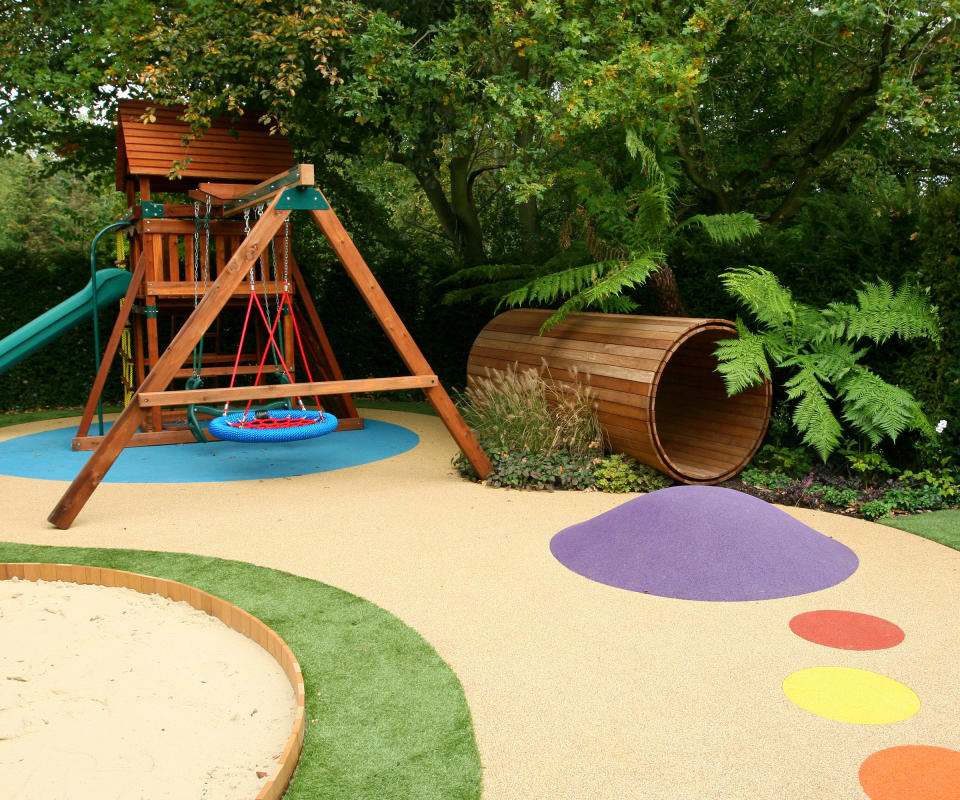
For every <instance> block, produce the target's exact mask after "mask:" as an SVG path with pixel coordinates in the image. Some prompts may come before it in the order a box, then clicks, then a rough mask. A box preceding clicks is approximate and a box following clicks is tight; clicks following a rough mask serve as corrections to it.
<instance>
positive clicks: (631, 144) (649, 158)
mask: <svg viewBox="0 0 960 800" xmlns="http://www.w3.org/2000/svg"><path fill="white" fill-rule="evenodd" d="M624 144H625V145H626V146H627V152H628V153H629V154H630V158H634V159H636V160H637V161H639V162H640V167H641V168H642V169H643V171H644V172H645V173H646V174H647V175H648V176H649V178H650V180H651V181H652V182H653V183H658V184H661V185H663V186H671V185H672V182H671V181H670V180H669V178H668V176H667V175H666V173H664V171H663V170H662V169H661V168H660V163H659V162H658V161H657V154H656V153H655V152H653V150H651V149H650V148H649V147H647V145H646V144H645V143H644V141H643V139H641V138H640V135H639V134H638V133H637V132H636V131H635V130H634V129H633V128H627V131H626V140H625V142H624Z"/></svg>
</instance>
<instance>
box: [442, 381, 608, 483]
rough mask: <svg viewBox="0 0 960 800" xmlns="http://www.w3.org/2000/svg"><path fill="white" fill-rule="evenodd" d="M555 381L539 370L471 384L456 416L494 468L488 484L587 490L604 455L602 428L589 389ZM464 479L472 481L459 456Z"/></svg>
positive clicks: (456, 463) (456, 464)
mask: <svg viewBox="0 0 960 800" xmlns="http://www.w3.org/2000/svg"><path fill="white" fill-rule="evenodd" d="M571 376H572V378H573V382H572V383H568V382H566V381H563V382H560V381H554V380H551V378H550V373H549V369H547V367H546V366H545V365H544V367H543V368H541V369H540V370H523V371H520V370H518V369H517V367H516V365H514V366H513V367H510V368H508V369H507V370H505V371H500V370H487V372H486V375H485V376H484V377H483V378H476V379H474V380H473V381H471V383H470V385H469V386H468V387H467V390H466V392H464V394H463V396H462V397H461V399H460V411H461V413H462V415H463V418H464V420H465V421H466V423H467V424H468V425H469V426H470V427H471V428H472V429H473V431H474V433H475V434H476V436H477V439H478V440H479V442H480V445H481V447H483V449H484V450H485V451H486V453H487V455H488V456H489V457H490V461H491V463H492V464H493V468H494V470H493V473H491V475H490V476H488V478H487V482H488V483H489V484H491V485H493V486H513V487H516V488H538V489H567V488H569V489H584V488H588V487H589V486H592V485H593V466H594V464H595V463H597V462H599V459H600V456H601V455H602V454H603V441H604V437H603V430H602V429H601V427H600V423H599V422H598V421H597V416H596V412H595V410H594V401H593V397H592V395H591V392H590V389H589V387H585V386H583V385H582V384H580V383H579V381H577V379H576V378H577V376H576V373H575V372H571ZM454 464H455V466H456V467H457V469H458V470H459V471H460V472H461V474H463V475H465V476H467V477H471V478H476V475H475V474H473V471H472V470H471V469H470V467H469V464H467V462H466V460H465V459H464V458H463V457H462V454H460V455H458V456H457V457H456V458H455V459H454Z"/></svg>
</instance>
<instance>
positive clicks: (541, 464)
mask: <svg viewBox="0 0 960 800" xmlns="http://www.w3.org/2000/svg"><path fill="white" fill-rule="evenodd" d="M481 444H482V442H481ZM594 460H595V458H594V457H591V456H584V455H580V454H577V453H570V452H566V451H562V450H556V451H553V452H550V453H532V452H530V451H529V450H520V451H517V452H508V453H496V454H495V455H494V457H493V459H492V462H491V463H492V464H493V471H492V472H491V473H490V474H489V475H488V476H487V480H486V483H487V485H488V486H497V487H507V488H510V489H541V490H542V489H546V490H553V489H589V488H590V487H591V486H593V484H594V475H593V468H594Z"/></svg>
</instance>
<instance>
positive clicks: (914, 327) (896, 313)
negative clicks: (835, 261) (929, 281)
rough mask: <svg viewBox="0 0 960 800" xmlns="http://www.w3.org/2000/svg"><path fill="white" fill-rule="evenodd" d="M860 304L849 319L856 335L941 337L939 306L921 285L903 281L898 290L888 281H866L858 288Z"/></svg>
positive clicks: (874, 337)
mask: <svg viewBox="0 0 960 800" xmlns="http://www.w3.org/2000/svg"><path fill="white" fill-rule="evenodd" d="M857 302H858V303H859V308H858V309H857V311H856V312H855V313H853V314H852V315H851V316H850V317H849V319H848V321H847V334H848V335H849V336H850V337H852V338H860V337H867V338H869V339H872V340H873V341H875V342H878V343H883V342H885V341H887V339H890V338H891V337H893V336H899V337H900V338H901V339H918V338H921V337H924V338H928V339H932V340H934V341H940V321H939V319H938V317H937V309H936V308H935V307H934V306H932V305H930V299H929V297H928V295H927V293H926V292H925V291H924V290H922V289H920V287H918V286H911V285H910V284H907V283H905V284H903V286H901V287H900V288H899V289H897V291H896V292H894V291H893V289H892V287H891V286H890V284H889V283H887V282H886V281H882V280H881V281H878V282H877V283H864V284H863V288H862V289H860V290H859V291H858V292H857Z"/></svg>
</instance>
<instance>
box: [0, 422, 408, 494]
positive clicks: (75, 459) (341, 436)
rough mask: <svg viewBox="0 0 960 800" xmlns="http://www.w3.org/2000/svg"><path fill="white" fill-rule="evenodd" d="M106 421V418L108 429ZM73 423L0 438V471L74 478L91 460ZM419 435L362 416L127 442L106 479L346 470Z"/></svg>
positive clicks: (202, 478)
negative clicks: (273, 430) (242, 435)
mask: <svg viewBox="0 0 960 800" xmlns="http://www.w3.org/2000/svg"><path fill="white" fill-rule="evenodd" d="M109 425H110V423H107V427H109ZM75 433H76V428H73V427H70V428H57V429H54V430H49V431H41V432H39V433H30V434H27V435H25V436H17V437H14V438H12V439H7V440H5V441H2V442H0V475H14V476H17V477H20V478H35V479H40V480H52V481H72V480H73V479H74V478H75V477H76V475H77V473H78V472H79V471H80V469H81V468H82V467H83V465H84V464H85V463H86V462H87V459H89V458H90V453H91V451H89V450H74V449H72V448H71V446H70V441H71V439H72V438H73V436H74V434H75ZM419 440H420V439H419V437H418V436H417V434H416V433H414V432H413V431H412V430H410V429H409V428H404V427H403V426H401V425H394V424H391V423H389V422H380V421H378V420H375V419H366V420H364V423H363V428H361V429H360V430H347V431H334V432H333V433H331V434H328V435H327V436H321V437H320V438H319V439H308V440H306V441H299V442H288V443H287V444H285V445H283V447H277V445H276V444H273V443H271V442H221V441H216V440H213V441H209V442H203V443H200V442H186V443H184V444H168V445H162V446H154V447H128V448H126V449H125V450H124V451H123V452H122V453H120V455H119V456H118V457H117V460H116V462H115V463H114V465H113V466H112V467H111V468H110V471H109V472H108V473H107V474H106V476H105V477H104V479H103V482H104V483H192V482H200V483H206V482H223V481H249V480H263V479H266V478H288V477H293V476H296V475H315V474H320V473H324V472H331V471H333V470H340V469H348V468H350V467H356V466H359V465H361V464H369V463H370V462H372V461H380V460H381V459H385V458H392V457H393V456H397V455H400V454H401V453H405V452H407V451H408V450H410V449H412V448H414V447H416V446H417V443H418V442H419Z"/></svg>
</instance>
